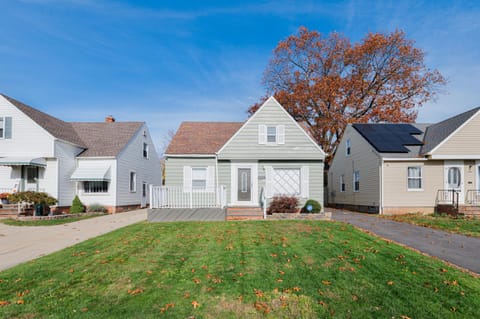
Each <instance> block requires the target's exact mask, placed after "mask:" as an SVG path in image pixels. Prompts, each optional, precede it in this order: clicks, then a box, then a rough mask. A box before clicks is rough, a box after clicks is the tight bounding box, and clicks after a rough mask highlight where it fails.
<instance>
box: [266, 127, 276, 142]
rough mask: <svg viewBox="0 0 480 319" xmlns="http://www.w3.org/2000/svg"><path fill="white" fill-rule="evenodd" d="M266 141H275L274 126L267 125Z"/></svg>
mask: <svg viewBox="0 0 480 319" xmlns="http://www.w3.org/2000/svg"><path fill="white" fill-rule="evenodd" d="M267 143H277V127H276V126H267Z"/></svg>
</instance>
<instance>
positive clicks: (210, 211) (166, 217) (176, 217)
mask: <svg viewBox="0 0 480 319" xmlns="http://www.w3.org/2000/svg"><path fill="white" fill-rule="evenodd" d="M148 221H149V222H180V221H225V210H223V209H222V208H155V209H149V210H148Z"/></svg>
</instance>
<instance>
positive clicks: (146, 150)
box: [143, 143, 148, 158]
mask: <svg viewBox="0 0 480 319" xmlns="http://www.w3.org/2000/svg"><path fill="white" fill-rule="evenodd" d="M143 158H148V144H147V143H143Z"/></svg>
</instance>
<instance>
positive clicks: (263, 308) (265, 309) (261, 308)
mask: <svg viewBox="0 0 480 319" xmlns="http://www.w3.org/2000/svg"><path fill="white" fill-rule="evenodd" d="M254 305H255V309H257V311H259V312H263V313H264V314H267V313H269V312H270V308H269V307H268V305H267V304H266V303H265V302H258V301H255V304H254Z"/></svg>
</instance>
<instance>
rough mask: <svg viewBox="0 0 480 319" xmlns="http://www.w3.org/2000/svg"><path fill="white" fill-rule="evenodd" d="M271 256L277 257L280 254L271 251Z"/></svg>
mask: <svg viewBox="0 0 480 319" xmlns="http://www.w3.org/2000/svg"><path fill="white" fill-rule="evenodd" d="M270 256H272V257H277V256H278V255H277V254H274V253H271V254H270Z"/></svg>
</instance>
